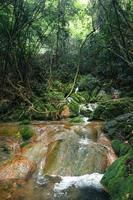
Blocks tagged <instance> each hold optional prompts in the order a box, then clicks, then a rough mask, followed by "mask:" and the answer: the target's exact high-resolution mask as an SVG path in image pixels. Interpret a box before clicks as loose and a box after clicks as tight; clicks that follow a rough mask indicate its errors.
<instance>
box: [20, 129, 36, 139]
mask: <svg viewBox="0 0 133 200" xmlns="http://www.w3.org/2000/svg"><path fill="white" fill-rule="evenodd" d="M20 134H21V136H22V139H23V140H24V141H26V140H29V139H30V138H31V137H32V136H33V134H34V132H33V130H32V128H31V127H30V126H28V125H22V126H21V131H20Z"/></svg>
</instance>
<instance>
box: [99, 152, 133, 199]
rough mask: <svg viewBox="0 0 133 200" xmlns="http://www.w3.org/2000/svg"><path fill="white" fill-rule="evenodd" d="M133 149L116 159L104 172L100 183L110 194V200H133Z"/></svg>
mask: <svg viewBox="0 0 133 200" xmlns="http://www.w3.org/2000/svg"><path fill="white" fill-rule="evenodd" d="M132 161H133V149H130V151H128V153H127V154H126V155H124V156H122V157H120V158H118V159H117V160H116V161H115V162H114V163H113V164H112V165H111V166H110V167H109V168H108V169H107V171H106V173H105V174H104V176H103V178H102V181H101V183H102V184H103V185H104V187H105V188H106V189H107V190H108V192H109V193H110V194H111V197H112V200H131V199H132V198H133V190H132V186H133V162H132Z"/></svg>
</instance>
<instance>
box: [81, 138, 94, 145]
mask: <svg viewBox="0 0 133 200" xmlns="http://www.w3.org/2000/svg"><path fill="white" fill-rule="evenodd" d="M90 142H92V140H90V139H88V138H82V139H80V140H79V144H81V145H88V144H89V143H90Z"/></svg>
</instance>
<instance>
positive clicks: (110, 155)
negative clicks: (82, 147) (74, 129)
mask: <svg viewBox="0 0 133 200" xmlns="http://www.w3.org/2000/svg"><path fill="white" fill-rule="evenodd" d="M98 143H100V144H102V145H104V147H105V148H106V150H107V154H106V156H107V166H110V165H111V164H112V163H113V162H114V161H115V160H116V159H117V156H116V154H115V152H114V150H113V148H112V145H111V141H110V140H109V139H108V138H107V137H106V136H105V135H104V134H100V137H99V139H98ZM107 166H106V167H107Z"/></svg>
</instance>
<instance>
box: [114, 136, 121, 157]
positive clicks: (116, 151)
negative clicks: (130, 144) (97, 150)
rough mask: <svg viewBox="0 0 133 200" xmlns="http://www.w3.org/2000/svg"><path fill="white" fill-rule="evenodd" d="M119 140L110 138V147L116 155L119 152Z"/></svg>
mask: <svg viewBox="0 0 133 200" xmlns="http://www.w3.org/2000/svg"><path fill="white" fill-rule="evenodd" d="M120 145H121V142H120V141H119V140H112V147H113V149H114V151H115V153H116V154H117V155H119V153H120Z"/></svg>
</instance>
